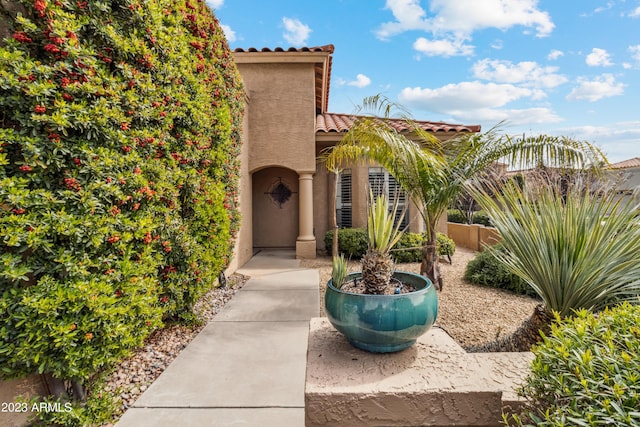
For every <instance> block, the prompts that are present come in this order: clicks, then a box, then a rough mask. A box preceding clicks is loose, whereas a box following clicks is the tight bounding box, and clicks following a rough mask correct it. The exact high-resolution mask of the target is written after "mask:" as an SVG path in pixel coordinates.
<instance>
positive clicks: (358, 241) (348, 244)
mask: <svg viewBox="0 0 640 427" xmlns="http://www.w3.org/2000/svg"><path fill="white" fill-rule="evenodd" d="M436 238H437V244H438V254H439V255H441V256H445V255H450V256H451V255H453V254H454V252H455V250H456V244H455V242H454V241H453V240H451V239H450V238H449V237H448V236H446V235H445V234H442V233H438V234H437V235H436ZM423 244H424V235H423V234H420V233H404V234H403V235H402V237H401V238H400V241H399V242H398V243H396V245H395V246H394V247H393V250H392V257H393V259H394V260H395V262H397V263H406V262H421V261H422V249H410V250H397V249H403V248H421V247H422V245H423ZM324 245H325V248H326V250H327V252H328V253H331V248H332V245H333V230H330V231H327V233H326V234H325V235H324ZM338 250H339V251H340V253H341V254H345V256H347V258H350V259H360V258H362V256H363V255H364V254H365V252H367V231H366V230H365V229H364V228H341V229H340V230H339V231H338Z"/></svg>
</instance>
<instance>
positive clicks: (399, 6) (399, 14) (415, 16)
mask: <svg viewBox="0 0 640 427" xmlns="http://www.w3.org/2000/svg"><path fill="white" fill-rule="evenodd" d="M385 8H386V9H390V10H391V13H393V16H394V17H395V18H396V21H395V22H386V23H384V24H382V25H381V26H380V28H379V29H378V30H377V31H376V35H377V36H378V38H380V39H383V40H384V39H388V38H389V37H391V36H394V35H396V34H400V33H403V32H405V31H411V30H426V29H427V27H428V26H429V21H428V20H427V19H426V16H427V12H425V10H424V9H423V8H422V7H421V6H420V1H419V0H387V4H386V6H385Z"/></svg>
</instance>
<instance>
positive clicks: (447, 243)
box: [436, 233, 456, 256]
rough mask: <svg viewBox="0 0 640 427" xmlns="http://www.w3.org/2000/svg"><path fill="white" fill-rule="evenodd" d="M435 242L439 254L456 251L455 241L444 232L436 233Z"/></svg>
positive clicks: (447, 254)
mask: <svg viewBox="0 0 640 427" xmlns="http://www.w3.org/2000/svg"><path fill="white" fill-rule="evenodd" d="M436 244H437V245H438V255H440V256H452V255H453V254H454V253H455V252H456V242H454V241H453V239H452V238H450V237H449V236H447V235H446V234H444V233H437V234H436Z"/></svg>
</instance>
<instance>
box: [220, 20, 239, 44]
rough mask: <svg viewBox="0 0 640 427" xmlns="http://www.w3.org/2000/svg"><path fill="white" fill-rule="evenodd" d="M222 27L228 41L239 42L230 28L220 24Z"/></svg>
mask: <svg viewBox="0 0 640 427" xmlns="http://www.w3.org/2000/svg"><path fill="white" fill-rule="evenodd" d="M220 27H221V28H222V31H223V32H224V35H225V37H226V38H227V41H229V42H234V41H236V40H237V37H236V32H235V31H233V30H232V29H231V27H230V26H228V25H225V24H220Z"/></svg>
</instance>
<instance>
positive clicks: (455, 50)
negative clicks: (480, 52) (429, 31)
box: [413, 37, 474, 57]
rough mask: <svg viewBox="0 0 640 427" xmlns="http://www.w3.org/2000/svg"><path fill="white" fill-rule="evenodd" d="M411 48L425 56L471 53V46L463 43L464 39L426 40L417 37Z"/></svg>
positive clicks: (464, 54)
mask: <svg viewBox="0 0 640 427" xmlns="http://www.w3.org/2000/svg"><path fill="white" fill-rule="evenodd" d="M413 48H414V49H415V50H417V51H418V52H420V53H422V54H424V55H427V56H444V57H449V56H468V55H472V54H473V48H474V47H473V46H472V45H468V44H464V40H462V39H457V40H444V39H442V40H427V39H426V38H424V37H419V38H418V39H417V40H416V41H415V42H414V43H413Z"/></svg>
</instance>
